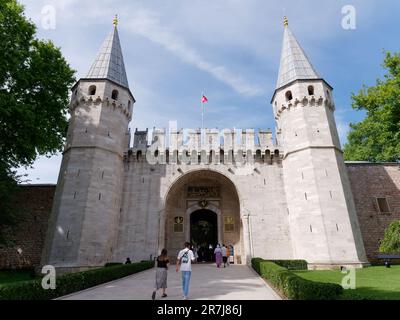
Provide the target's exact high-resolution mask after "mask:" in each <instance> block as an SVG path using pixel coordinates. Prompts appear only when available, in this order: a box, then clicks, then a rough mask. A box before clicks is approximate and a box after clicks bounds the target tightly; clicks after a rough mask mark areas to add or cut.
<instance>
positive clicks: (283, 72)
mask: <svg viewBox="0 0 400 320" xmlns="http://www.w3.org/2000/svg"><path fill="white" fill-rule="evenodd" d="M284 25H285V32H284V35H283V47H282V54H281V65H280V68H279V76H278V82H277V85H276V88H277V89H279V88H281V87H283V86H285V85H287V84H288V83H290V82H292V81H294V80H300V79H306V80H311V79H320V76H319V75H318V73H317V71H316V70H315V68H314V67H313V65H312V64H311V62H310V61H309V59H308V58H307V55H306V54H305V52H304V50H303V49H302V48H301V46H300V44H299V43H298V41H297V40H296V38H295V36H294V35H293V33H292V31H290V29H289V21H288V19H287V18H286V17H285V20H284Z"/></svg>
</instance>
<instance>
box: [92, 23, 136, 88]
mask: <svg viewBox="0 0 400 320" xmlns="http://www.w3.org/2000/svg"><path fill="white" fill-rule="evenodd" d="M117 24H118V20H117V18H115V19H114V29H113V30H112V31H111V32H110V34H109V35H108V36H107V38H106V39H105V40H104V42H103V44H102V46H101V48H100V50H99V52H98V54H97V56H96V59H95V60H94V62H93V64H92V67H91V68H90V70H89V73H88V75H87V77H86V78H88V79H108V80H111V81H114V82H116V83H117V84H119V85H121V86H123V87H125V88H128V89H129V84H128V78H127V76H126V71H125V65H124V58H123V56H122V49H121V43H120V41H119V36H118V29H117Z"/></svg>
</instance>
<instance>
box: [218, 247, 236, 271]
mask: <svg viewBox="0 0 400 320" xmlns="http://www.w3.org/2000/svg"><path fill="white" fill-rule="evenodd" d="M233 250H234V249H233V246H232V245H230V246H225V244H223V245H222V247H221V245H220V244H217V246H216V248H215V250H214V255H215V262H216V264H217V268H220V267H221V265H222V263H223V264H224V268H226V266H228V267H229V265H230V263H233V261H234V260H233V257H234V255H233V253H234V252H233Z"/></svg>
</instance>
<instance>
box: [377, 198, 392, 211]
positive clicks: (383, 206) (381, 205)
mask: <svg viewBox="0 0 400 320" xmlns="http://www.w3.org/2000/svg"><path fill="white" fill-rule="evenodd" d="M376 202H377V205H378V209H379V212H380V213H390V207H389V203H388V200H387V198H376Z"/></svg>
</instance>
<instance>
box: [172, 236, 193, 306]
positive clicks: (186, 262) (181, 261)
mask: <svg viewBox="0 0 400 320" xmlns="http://www.w3.org/2000/svg"><path fill="white" fill-rule="evenodd" d="M194 260H195V257H194V254H193V251H192V250H190V243H189V242H186V243H185V249H183V250H181V251H179V254H178V259H177V260H176V272H179V269H180V271H181V272H182V290H183V300H186V299H187V298H188V296H189V285H190V278H191V276H192V262H194Z"/></svg>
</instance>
